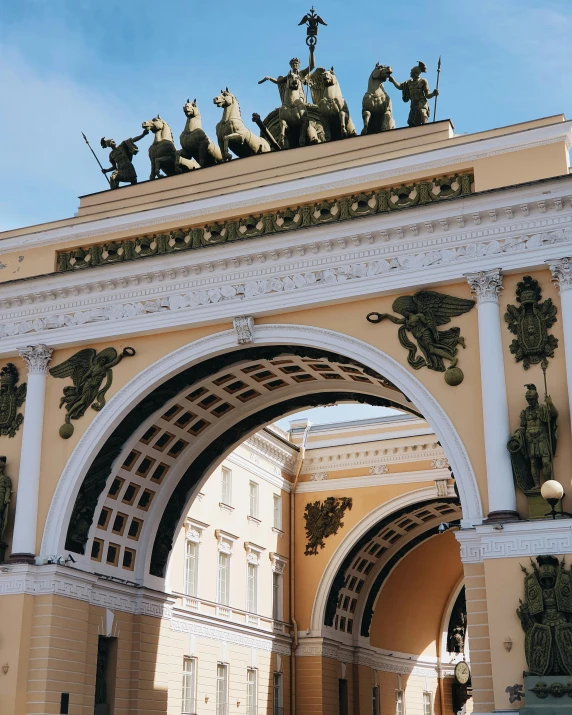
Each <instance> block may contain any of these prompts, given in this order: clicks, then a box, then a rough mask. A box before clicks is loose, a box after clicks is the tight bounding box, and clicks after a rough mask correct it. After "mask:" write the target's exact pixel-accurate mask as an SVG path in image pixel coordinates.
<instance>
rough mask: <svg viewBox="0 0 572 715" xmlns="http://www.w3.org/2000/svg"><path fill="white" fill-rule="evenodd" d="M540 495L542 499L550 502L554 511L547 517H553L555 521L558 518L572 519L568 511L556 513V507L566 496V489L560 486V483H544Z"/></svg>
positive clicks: (552, 480) (550, 481) (549, 481)
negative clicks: (567, 517) (568, 517)
mask: <svg viewBox="0 0 572 715" xmlns="http://www.w3.org/2000/svg"><path fill="white" fill-rule="evenodd" d="M540 493H541V494H542V498H543V499H545V500H546V501H547V502H548V504H549V505H550V508H551V510H552V511H550V512H548V514H545V516H551V517H552V518H553V519H556V517H557V516H570V517H572V514H569V513H568V512H567V511H556V505H557V504H558V502H559V501H560V500H561V499H562V497H563V496H564V487H563V486H562V484H560V482H557V481H556V479H549V480H548V481H546V482H544V484H543V485H542V487H541V488H540Z"/></svg>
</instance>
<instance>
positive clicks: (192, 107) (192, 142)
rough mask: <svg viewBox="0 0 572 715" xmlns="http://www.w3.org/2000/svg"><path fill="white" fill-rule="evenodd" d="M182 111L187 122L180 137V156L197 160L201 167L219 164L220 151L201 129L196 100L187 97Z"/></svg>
mask: <svg viewBox="0 0 572 715" xmlns="http://www.w3.org/2000/svg"><path fill="white" fill-rule="evenodd" d="M183 112H184V113H185V115H186V117H187V123H186V124H185V128H184V129H183V132H182V134H181V137H180V141H181V151H180V157H181V158H183V159H188V160H190V159H192V160H194V161H197V162H198V164H199V166H200V167H201V168H204V167H206V166H214V165H215V164H220V162H221V161H222V154H221V151H220V149H219V147H218V146H216V144H214V143H213V142H212V141H211V140H210V138H209V137H208V135H207V133H206V132H205V131H204V129H203V125H202V121H201V113H200V112H199V108H198V107H197V100H196V99H193V101H192V102H191V100H190V99H187V103H186V104H185V105H184V106H183Z"/></svg>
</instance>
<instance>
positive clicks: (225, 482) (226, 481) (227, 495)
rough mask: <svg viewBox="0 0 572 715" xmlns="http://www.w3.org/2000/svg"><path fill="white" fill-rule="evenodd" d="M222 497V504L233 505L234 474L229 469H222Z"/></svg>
mask: <svg viewBox="0 0 572 715" xmlns="http://www.w3.org/2000/svg"><path fill="white" fill-rule="evenodd" d="M221 481H222V497H221V502H222V503H223V504H226V505H227V506H231V504H232V472H231V471H230V469H228V468H227V467H223V468H222V476H221Z"/></svg>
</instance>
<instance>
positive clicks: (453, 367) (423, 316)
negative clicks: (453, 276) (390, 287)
mask: <svg viewBox="0 0 572 715" xmlns="http://www.w3.org/2000/svg"><path fill="white" fill-rule="evenodd" d="M474 305H475V301H474V300H470V299H466V298H457V297H455V296H452V295H446V294H445V293H437V292H436V291H432V290H420V291H417V293H415V294H414V295H402V296H400V297H399V298H397V299H396V300H395V301H394V302H393V305H392V309H393V310H394V311H395V312H396V313H399V315H401V316H403V317H401V318H398V317H397V316H395V315H391V314H390V313H375V312H374V313H369V315H368V316H367V320H368V321H369V322H370V323H380V322H381V321H382V320H385V319H386V318H387V319H388V320H390V321H391V322H392V323H395V324H396V325H399V326H400V327H399V330H398V337H399V342H400V343H401V345H402V346H403V347H404V348H405V349H406V350H407V352H408V355H407V362H408V363H409V364H410V365H411V367H412V368H413V369H414V370H419V369H420V368H422V367H428V368H429V369H430V370H436V371H437V372H445V381H446V382H447V383H448V384H449V385H459V384H460V383H461V382H462V381H463V377H464V375H463V372H462V370H461V369H460V368H458V367H457V362H458V358H457V352H458V347H457V346H458V345H461V346H462V347H463V348H464V347H465V339H464V338H463V337H462V336H461V329H460V328H449V329H448V330H438V329H437V328H438V327H439V326H440V325H446V324H447V323H449V322H450V321H451V318H455V317H457V316H458V315H462V314H463V313H467V312H468V311H469V310H471V308H472V307H473V306H474ZM409 334H410V335H411V336H412V337H413V338H414V340H415V341H416V342H413V341H412V340H411V339H410V338H409ZM417 350H419V351H420V352H421V355H418V353H417ZM445 360H448V361H449V362H450V365H449V367H448V368H447V367H446V366H445Z"/></svg>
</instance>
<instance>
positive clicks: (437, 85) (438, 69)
mask: <svg viewBox="0 0 572 715" xmlns="http://www.w3.org/2000/svg"><path fill="white" fill-rule="evenodd" d="M440 76H441V55H439V62H438V63H437V84H436V85H435V89H439V77H440ZM437 99H438V96H437V95H435V106H434V107H433V121H435V120H436V119H437Z"/></svg>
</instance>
